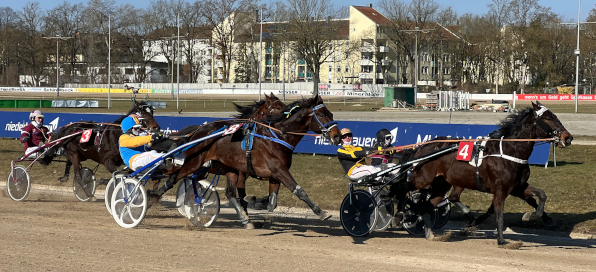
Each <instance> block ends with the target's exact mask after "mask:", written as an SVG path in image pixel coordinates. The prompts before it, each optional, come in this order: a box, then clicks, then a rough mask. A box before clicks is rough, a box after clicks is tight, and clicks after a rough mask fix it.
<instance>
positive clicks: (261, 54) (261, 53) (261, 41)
mask: <svg viewBox="0 0 596 272" xmlns="http://www.w3.org/2000/svg"><path fill="white" fill-rule="evenodd" d="M260 19H261V22H260V23H259V24H260V26H261V34H260V35H259V101H261V73H262V71H261V69H262V68H261V66H262V65H263V7H261V18H260Z"/></svg>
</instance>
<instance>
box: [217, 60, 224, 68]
mask: <svg viewBox="0 0 596 272" xmlns="http://www.w3.org/2000/svg"><path fill="white" fill-rule="evenodd" d="M215 66H216V67H217V68H223V67H224V65H223V61H218V62H216V63H215Z"/></svg>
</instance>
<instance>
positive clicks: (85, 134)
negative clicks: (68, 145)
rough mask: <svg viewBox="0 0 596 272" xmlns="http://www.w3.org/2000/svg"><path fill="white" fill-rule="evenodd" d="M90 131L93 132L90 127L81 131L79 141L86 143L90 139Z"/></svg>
mask: <svg viewBox="0 0 596 272" xmlns="http://www.w3.org/2000/svg"><path fill="white" fill-rule="evenodd" d="M91 133H93V130H92V129H88V130H85V131H83V135H81V141H80V142H81V143H86V142H88V141H89V139H91Z"/></svg>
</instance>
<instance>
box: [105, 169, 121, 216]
mask: <svg viewBox="0 0 596 272" xmlns="http://www.w3.org/2000/svg"><path fill="white" fill-rule="evenodd" d="M116 180H119V179H118V178H116V179H114V178H111V179H110V181H108V184H107V185H106V191H105V196H104V202H105V203H106V209H107V210H108V212H109V213H110V214H112V194H113V193H114V189H116V185H118V183H119V182H117V181H116Z"/></svg>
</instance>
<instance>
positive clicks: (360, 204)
mask: <svg viewBox="0 0 596 272" xmlns="http://www.w3.org/2000/svg"><path fill="white" fill-rule="evenodd" d="M377 216H378V211H377V206H376V205H375V200H374V199H373V198H372V196H371V195H370V194H369V193H368V192H367V191H363V190H355V191H352V194H348V195H347V196H346V197H344V200H343V201H342V202H341V206H340V210H339V220H340V221H341V226H342V227H343V228H344V230H345V231H346V232H347V233H348V234H350V235H351V236H355V237H360V236H366V235H368V234H369V233H370V232H371V231H372V230H373V228H374V227H375V224H376V222H377Z"/></svg>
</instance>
